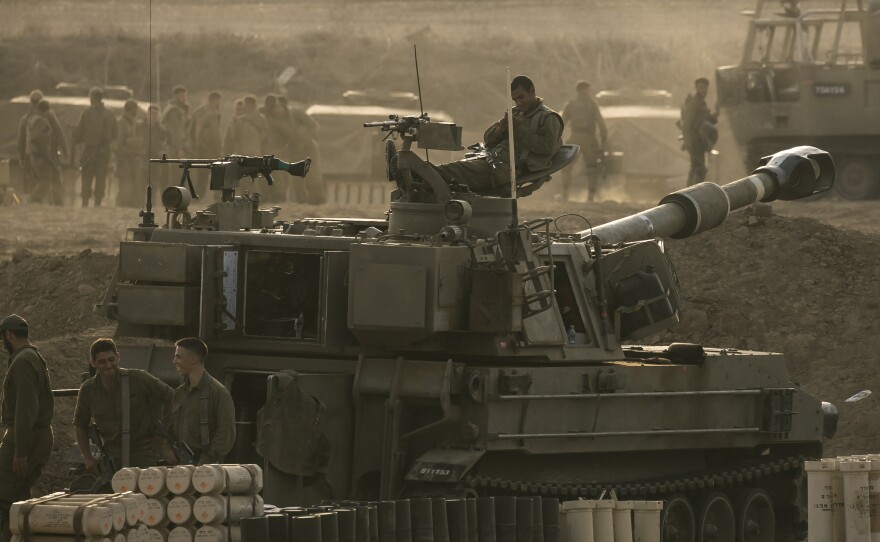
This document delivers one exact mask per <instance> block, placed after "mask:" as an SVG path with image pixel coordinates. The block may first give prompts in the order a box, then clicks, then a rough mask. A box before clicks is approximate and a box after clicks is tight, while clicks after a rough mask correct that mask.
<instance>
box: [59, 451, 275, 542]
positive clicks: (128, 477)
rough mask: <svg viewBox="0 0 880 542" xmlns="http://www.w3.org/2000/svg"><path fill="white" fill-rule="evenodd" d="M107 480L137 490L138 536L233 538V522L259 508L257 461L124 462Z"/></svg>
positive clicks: (157, 541)
mask: <svg viewBox="0 0 880 542" xmlns="http://www.w3.org/2000/svg"><path fill="white" fill-rule="evenodd" d="M111 485H112V486H113V487H114V488H117V487H119V488H123V487H125V488H133V490H134V491H138V492H140V495H139V496H140V497H141V498H143V507H142V508H143V515H142V516H141V518H140V521H141V523H142V525H143V527H144V531H145V534H144V538H143V540H144V542H164V541H166V540H167V541H170V542H194V541H195V540H198V541H200V542H211V541H213V540H218V541H223V542H238V541H240V540H241V529H240V528H239V526H238V523H239V522H240V521H241V520H242V519H243V518H249V517H254V516H262V514H263V499H262V497H260V495H259V493H260V491H262V489H263V471H262V470H261V469H260V467H259V466H257V465H202V466H199V467H195V466H192V465H179V466H176V467H151V468H148V469H137V468H126V469H121V470H119V471H118V472H117V473H116V475H115V476H114V477H113V481H112V482H111ZM129 540H130V539H126V542H129ZM47 542H48V541H47ZM113 542H116V541H115V540H113Z"/></svg>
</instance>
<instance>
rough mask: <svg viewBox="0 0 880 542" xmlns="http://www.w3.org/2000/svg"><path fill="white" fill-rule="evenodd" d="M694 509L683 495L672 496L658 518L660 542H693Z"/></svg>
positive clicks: (694, 532) (694, 531)
mask: <svg viewBox="0 0 880 542" xmlns="http://www.w3.org/2000/svg"><path fill="white" fill-rule="evenodd" d="M695 534H696V528H695V527H694V507H693V506H691V503H690V501H689V500H688V498H687V497H685V496H684V495H673V496H672V497H670V498H669V499H668V500H667V501H666V503H664V507H663V515H662V517H661V518H660V535H661V540H662V542H695V540H696V536H695Z"/></svg>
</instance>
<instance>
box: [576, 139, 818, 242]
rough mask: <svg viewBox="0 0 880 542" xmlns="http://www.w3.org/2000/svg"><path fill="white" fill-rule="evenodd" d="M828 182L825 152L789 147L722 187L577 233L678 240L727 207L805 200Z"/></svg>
mask: <svg viewBox="0 0 880 542" xmlns="http://www.w3.org/2000/svg"><path fill="white" fill-rule="evenodd" d="M833 182H834V161H833V160H832V159H831V155H830V154H828V153H827V152H825V151H822V150H820V149H817V148H815V147H795V148H792V149H788V150H785V151H781V152H778V153H776V154H774V155H772V156H768V157H765V158H762V159H761V161H760V162H759V167H758V168H757V169H756V170H755V171H754V172H753V173H752V174H751V175H749V176H748V177H745V178H743V179H740V180H738V181H734V182H732V183H730V184H726V185H724V186H719V185H717V184H714V183H700V184H697V185H694V186H689V187H687V188H685V189H683V190H679V191H677V192H673V193H671V194H669V195H667V196H665V197H664V198H663V199H661V200H660V204H659V205H658V206H657V207H654V208H652V209H648V210H647V211H642V212H641V213H637V214H634V215H630V216H627V217H624V218H621V219H618V220H615V221H613V222H609V223H607V224H602V225H601V226H597V227H595V228H593V229H592V230H583V231H581V232H578V236H579V237H580V238H581V239H586V238H587V237H589V236H590V235H595V236H597V237H598V238H599V239H601V242H602V243H603V244H606V245H613V244H617V243H625V242H632V241H639V240H643V239H654V238H657V237H672V238H675V239H683V238H685V237H690V236H692V235H695V234H697V233H700V232H703V231H706V230H709V229H712V228H715V227H717V226H720V225H721V224H722V223H723V222H724V220H725V219H726V218H727V215H728V214H729V213H730V211H735V210H737V209H741V208H743V207H746V206H748V205H751V204H752V203H755V202H758V201H764V202H769V201H774V200H776V199H782V200H795V199H801V198H805V197H807V196H811V195H813V194H817V193H819V192H824V191H826V190H828V189H829V188H831V185H832V183H833Z"/></svg>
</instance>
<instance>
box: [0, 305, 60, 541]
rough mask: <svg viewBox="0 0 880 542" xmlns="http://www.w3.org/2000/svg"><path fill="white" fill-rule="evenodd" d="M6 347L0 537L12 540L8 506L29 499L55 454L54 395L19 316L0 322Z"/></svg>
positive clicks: (0, 417) (0, 406)
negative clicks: (8, 356) (53, 434)
mask: <svg viewBox="0 0 880 542" xmlns="http://www.w3.org/2000/svg"><path fill="white" fill-rule="evenodd" d="M0 336H2V337H3V346H4V347H5V348H6V351H7V352H9V354H10V356H11V357H10V361H9V369H8V370H7V371H6V376H5V378H4V379H3V389H2V401H0V423H2V424H3V425H4V426H5V427H6V430H5V432H4V434H3V439H2V440H0V540H3V541H5V540H9V538H10V537H11V533H10V531H9V508H10V506H12V503H14V502H16V501H21V500H25V499H29V498H31V494H30V493H31V486H33V484H34V482H35V481H36V480H37V478H39V476H40V473H41V472H42V470H43V467H44V466H45V465H46V463H48V461H49V456H50V455H51V453H52V444H53V440H54V439H53V436H52V425H51V424H52V414H53V413H54V406H55V403H54V398H53V397H52V385H51V383H50V382H49V371H48V368H47V366H46V360H44V359H43V356H42V355H40V352H39V350H37V347H36V346H34V345H33V344H31V342H30V339H29V338H28V323H27V322H26V321H25V319H24V318H22V317H21V316H19V315H17V314H12V315H9V316H7V317H6V318H4V319H3V321H2V322H0Z"/></svg>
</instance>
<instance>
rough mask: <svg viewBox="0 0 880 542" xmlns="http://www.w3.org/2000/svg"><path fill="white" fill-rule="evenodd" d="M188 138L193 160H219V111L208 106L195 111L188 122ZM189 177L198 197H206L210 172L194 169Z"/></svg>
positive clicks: (220, 153) (220, 148)
mask: <svg viewBox="0 0 880 542" xmlns="http://www.w3.org/2000/svg"><path fill="white" fill-rule="evenodd" d="M189 137H190V140H191V141H192V149H193V157H194V158H220V157H221V156H222V151H223V149H222V145H221V140H220V111H218V110H217V109H214V108H213V107H209V106H208V105H202V106H201V107H199V108H198V109H196V110H195V111H194V112H193V114H192V120H190V129H189ZM190 175H191V176H192V180H193V184H194V185H195V188H196V192H197V193H198V194H199V197H204V196H207V195H208V182H209V180H210V176H211V174H210V172H209V171H208V170H205V169H195V170H192V171H190Z"/></svg>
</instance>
